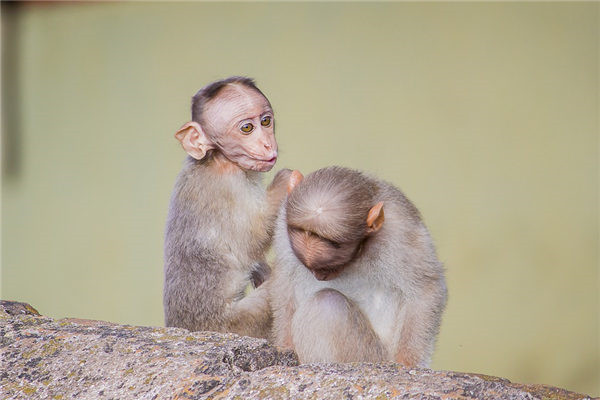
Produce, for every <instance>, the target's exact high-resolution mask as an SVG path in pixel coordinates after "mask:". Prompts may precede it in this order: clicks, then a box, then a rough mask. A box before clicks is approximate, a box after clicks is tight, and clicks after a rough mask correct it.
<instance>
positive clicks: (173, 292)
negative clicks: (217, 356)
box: [163, 77, 291, 337]
mask: <svg viewBox="0 0 600 400" xmlns="http://www.w3.org/2000/svg"><path fill="white" fill-rule="evenodd" d="M215 107H217V108H215ZM272 114H273V111H272V109H271V105H270V104H269V101H268V100H267V99H266V97H264V95H263V94H262V93H261V92H260V91H259V90H258V89H257V88H256V87H255V86H254V83H253V82H252V81H251V80H249V79H247V78H240V77H232V78H228V79H226V80H223V81H218V82H215V83H213V84H210V85H208V86H207V87H205V88H203V89H201V90H200V91H199V92H198V93H197V94H196V96H194V100H193V104H192V115H193V121H190V122H188V123H186V124H185V125H184V126H183V127H182V128H181V129H179V130H178V131H177V133H176V135H175V136H176V138H177V139H178V140H179V141H180V142H181V144H182V146H183V148H184V149H185V150H186V152H187V153H188V154H189V155H190V156H189V157H188V159H187V160H186V162H185V164H184V167H183V169H182V171H181V173H180V174H179V176H178V178H177V181H176V183H175V188H174V190H173V195H172V197H171V203H170V206H169V214H168V217H167V224H166V225H167V226H166V231H165V249H164V256H165V267H164V274H165V281H164V297H163V304H164V310H165V324H166V325H167V326H176V327H181V328H186V329H189V330H192V331H198V330H212V331H220V332H234V333H238V334H241V335H248V336H255V337H267V336H268V334H269V331H270V326H271V325H270V324H271V313H270V308H269V305H268V301H267V300H268V298H267V294H268V292H267V288H266V285H264V284H261V283H262V282H263V281H264V280H265V278H266V277H267V275H268V274H269V271H270V269H269V267H268V265H267V264H266V262H265V252H266V250H267V248H268V247H269V245H270V243H271V237H272V232H273V224H274V220H275V217H276V214H277V209H278V208H279V204H280V202H281V200H282V199H283V197H284V196H285V191H286V184H287V178H288V177H289V175H290V173H291V171H289V170H283V171H279V173H278V174H277V175H276V176H275V179H274V180H273V183H272V184H271V185H270V186H269V188H268V189H267V190H266V191H265V188H264V187H263V185H262V182H261V176H260V172H265V171H268V170H270V169H271V167H272V166H273V165H274V163H275V160H276V158H277V143H276V141H275V138H274V130H273V129H274V127H273V124H274V122H273V115H272ZM244 124H252V126H253V129H252V130H251V131H249V132H246V131H241V127H242V126H243V125H244ZM250 283H253V284H254V286H256V287H257V288H256V289H255V290H253V291H252V292H250V294H248V295H246V290H245V289H246V287H247V286H248V285H249V284H250Z"/></svg>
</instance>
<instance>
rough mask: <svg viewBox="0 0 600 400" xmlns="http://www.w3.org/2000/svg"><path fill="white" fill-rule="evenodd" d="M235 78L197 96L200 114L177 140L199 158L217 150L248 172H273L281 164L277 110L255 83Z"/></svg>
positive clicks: (195, 103)
mask: <svg viewBox="0 0 600 400" xmlns="http://www.w3.org/2000/svg"><path fill="white" fill-rule="evenodd" d="M233 78H238V80H241V81H239V82H238V81H236V80H234V79H233ZM233 78H229V79H228V80H224V81H219V82H215V83H213V84H212V85H209V86H207V87H206V88H204V89H201V90H200V91H199V92H198V93H197V94H196V96H194V99H193V103H192V114H196V115H193V116H192V117H193V121H191V122H188V123H186V124H185V125H183V126H182V127H181V128H180V129H179V130H178V131H177V133H176V134H175V137H176V138H177V139H178V140H179V141H180V142H181V145H182V146H183V148H184V150H185V151H186V152H187V153H188V154H189V155H190V156H192V157H193V158H195V159H198V160H200V159H202V158H204V157H205V156H206V155H207V153H212V152H215V151H216V152H220V153H221V154H222V155H223V156H225V158H226V159H227V160H229V161H230V162H232V163H234V164H235V165H237V166H238V167H240V168H242V169H244V170H253V171H259V172H266V171H269V170H270V169H271V168H273V166H274V165H275V162H276V161H277V142H276V140H275V135H274V123H275V121H274V117H273V109H272V108H271V104H270V103H269V100H267V98H266V97H265V96H264V95H263V94H262V92H261V91H260V90H258V88H256V86H254V83H253V81H251V80H250V79H248V78H239V77H233ZM244 79H245V80H244ZM248 82H250V83H248ZM216 84H220V86H215V85H216Z"/></svg>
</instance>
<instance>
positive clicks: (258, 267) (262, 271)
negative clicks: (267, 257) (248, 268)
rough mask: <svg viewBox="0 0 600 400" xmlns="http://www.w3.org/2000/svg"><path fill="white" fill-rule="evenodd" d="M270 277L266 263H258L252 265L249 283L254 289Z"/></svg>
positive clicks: (269, 268)
mask: <svg viewBox="0 0 600 400" xmlns="http://www.w3.org/2000/svg"><path fill="white" fill-rule="evenodd" d="M270 275H271V267H269V264H267V263H266V261H259V262H257V263H256V264H254V267H253V269H252V273H251V274H250V281H251V282H252V286H254V287H255V288H257V287H259V286H260V285H262V283H263V282H264V281H266V280H267V279H268V278H269V276H270Z"/></svg>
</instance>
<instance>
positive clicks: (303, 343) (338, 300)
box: [292, 289, 388, 363]
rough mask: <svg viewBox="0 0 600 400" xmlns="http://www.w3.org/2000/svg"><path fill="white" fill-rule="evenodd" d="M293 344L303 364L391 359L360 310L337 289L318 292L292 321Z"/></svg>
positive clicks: (297, 311) (298, 311) (299, 308)
mask: <svg viewBox="0 0 600 400" xmlns="http://www.w3.org/2000/svg"><path fill="white" fill-rule="evenodd" d="M292 340H293V343H294V349H295V350H296V353H297V354H298V357H299V359H300V362H303V363H307V362H353V361H364V362H377V361H384V360H386V359H388V355H387V351H386V349H385V348H384V347H383V345H382V343H381V341H380V340H379V337H378V336H377V334H376V333H375V332H374V331H373V328H372V327H371V324H370V322H369V320H368V319H367V318H366V317H365V316H364V314H363V313H362V312H361V310H360V309H359V308H358V307H357V306H356V304H354V302H352V301H351V300H349V299H348V298H347V297H346V296H344V295H343V294H342V293H340V292H338V291H337V290H334V289H323V290H320V291H318V292H317V293H316V294H315V295H314V296H313V297H312V298H310V299H309V300H308V301H307V302H306V303H304V304H302V305H301V306H300V307H298V309H297V310H296V312H295V313H294V317H293V319H292Z"/></svg>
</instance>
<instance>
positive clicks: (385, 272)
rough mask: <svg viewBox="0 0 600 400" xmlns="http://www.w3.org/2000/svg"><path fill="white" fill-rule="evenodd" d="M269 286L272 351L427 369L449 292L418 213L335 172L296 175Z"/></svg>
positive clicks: (381, 185) (365, 179)
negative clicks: (391, 362) (288, 350)
mask: <svg viewBox="0 0 600 400" xmlns="http://www.w3.org/2000/svg"><path fill="white" fill-rule="evenodd" d="M288 192H289V195H288V198H287V202H284V204H283V205H282V206H281V211H280V215H279V218H278V220H277V222H276V227H275V234H274V239H273V246H274V249H275V253H276V262H275V268H274V272H273V276H272V278H271V279H272V281H271V282H269V284H270V288H271V293H270V296H271V297H270V301H271V306H272V309H273V332H272V337H273V339H274V341H275V344H276V345H278V346H281V347H284V348H289V349H293V350H295V351H296V353H297V354H298V357H299V359H300V361H301V362H303V363H308V362H354V361H357V362H358V361H362V362H379V361H395V362H398V363H401V364H403V365H404V366H407V367H426V366H428V365H429V362H430V359H431V355H432V352H433V348H434V342H435V338H436V335H437V334H438V331H439V326H440V319H441V315H442V311H443V310H444V307H445V304H446V296H447V295H446V284H445V279H444V270H443V267H442V264H441V263H440V262H439V261H438V259H437V256H436V253H435V249H434V246H433V242H432V239H431V237H430V235H429V233H428V231H427V228H426V227H425V225H424V224H423V222H422V220H421V217H420V215H419V212H418V211H417V209H416V208H415V206H414V205H413V204H412V203H411V202H410V201H409V200H408V199H407V198H406V197H405V196H404V195H403V194H402V192H401V191H400V190H398V189H396V188H395V187H393V186H392V185H390V184H388V183H385V182H382V181H380V180H377V179H374V178H372V177H369V176H367V175H365V174H363V173H361V172H358V171H354V170H350V169H347V168H341V167H329V168H324V169H320V170H318V171H315V172H313V173H312V174H310V175H308V176H307V177H306V178H303V177H302V175H301V174H300V173H299V172H298V171H294V172H293V173H292V175H291V177H290V179H289V184H288Z"/></svg>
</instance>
